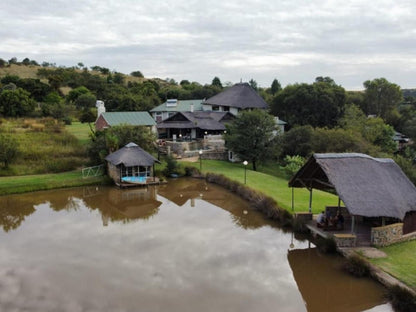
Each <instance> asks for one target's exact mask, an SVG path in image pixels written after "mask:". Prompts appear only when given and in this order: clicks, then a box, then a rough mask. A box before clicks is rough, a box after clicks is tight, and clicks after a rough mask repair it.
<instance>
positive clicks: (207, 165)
mask: <svg viewBox="0 0 416 312" xmlns="http://www.w3.org/2000/svg"><path fill="white" fill-rule="evenodd" d="M183 164H184V165H192V166H195V167H197V168H199V165H200V164H199V162H194V163H189V162H183ZM249 167H250V165H248V166H247V178H246V183H247V185H248V186H250V187H251V188H253V189H256V190H259V191H261V192H263V193H264V194H266V195H269V196H270V197H272V198H274V199H275V200H276V201H277V202H278V204H279V205H280V206H281V207H282V208H285V209H287V210H289V211H292V189H291V188H289V187H288V184H287V183H288V181H287V180H286V179H283V178H281V177H278V176H274V175H271V174H272V173H271V172H268V174H266V173H262V172H258V171H253V170H251V169H249ZM250 168H251V167H250ZM202 171H203V172H213V173H219V174H223V175H225V176H227V177H229V178H230V179H233V180H236V181H239V182H241V183H244V166H243V165H242V164H240V163H238V164H237V163H231V162H228V161H218V160H202ZM276 175H278V174H276ZM294 199H295V200H294V207H295V212H302V211H308V207H309V191H308V190H306V189H295V190H294ZM335 205H338V197H337V196H335V195H333V194H330V193H326V192H321V191H317V190H314V191H313V199H312V212H313V213H319V212H320V211H321V210H322V209H324V208H325V206H335Z"/></svg>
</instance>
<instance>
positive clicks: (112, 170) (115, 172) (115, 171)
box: [107, 163, 120, 183]
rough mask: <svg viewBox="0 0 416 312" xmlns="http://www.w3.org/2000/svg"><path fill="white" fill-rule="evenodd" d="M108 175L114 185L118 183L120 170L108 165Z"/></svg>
mask: <svg viewBox="0 0 416 312" xmlns="http://www.w3.org/2000/svg"><path fill="white" fill-rule="evenodd" d="M107 168H108V175H109V176H110V178H112V179H113V180H114V182H115V183H120V168H118V167H116V166H114V165H113V164H111V163H108V167H107Z"/></svg>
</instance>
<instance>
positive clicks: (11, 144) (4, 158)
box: [0, 134, 18, 168]
mask: <svg viewBox="0 0 416 312" xmlns="http://www.w3.org/2000/svg"><path fill="white" fill-rule="evenodd" d="M17 152H18V144H17V142H16V140H13V139H12V137H11V136H7V135H4V134H0V161H1V162H2V163H3V164H4V167H5V168H8V167H9V163H10V162H11V161H12V160H13V159H14V158H15V157H16V155H17Z"/></svg>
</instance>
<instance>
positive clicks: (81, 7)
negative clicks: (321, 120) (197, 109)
mask: <svg viewBox="0 0 416 312" xmlns="http://www.w3.org/2000/svg"><path fill="white" fill-rule="evenodd" d="M415 13H416V1H414V0H409V1H404V0H377V1H361V0H352V1H348V0H344V1H339V0H334V1H330V0H319V1H316V0H288V1H286V0H252V1H244V0H240V1H236V0H223V1H216V0H210V1H195V0H186V1H184V0H174V1H167V0H165V1H161V0H146V1H144V0H71V1H68V0H65V1H61V0H47V1H46V0H37V1H33V0H1V1H0V58H2V59H4V60H9V59H11V58H12V57H16V58H17V59H18V61H21V60H23V59H24V58H26V57H28V58H29V59H31V60H36V61H37V62H38V63H42V62H50V63H56V65H57V66H67V67H70V66H76V65H77V64H78V63H79V62H81V63H83V64H84V65H85V66H87V67H91V66H101V67H106V68H109V69H110V70H112V71H117V72H122V73H125V74H129V73H131V72H132V71H137V70H140V71H141V72H142V73H143V74H144V76H145V77H147V78H154V77H158V78H162V79H166V78H173V79H175V80H176V81H177V82H180V81H181V80H183V79H186V80H189V81H196V82H199V83H201V84H206V83H211V82H212V79H213V78H214V77H215V76H217V77H219V78H220V79H221V81H222V82H223V83H225V82H231V83H236V82H240V81H243V82H244V81H249V80H250V79H254V80H256V81H257V83H258V85H259V86H261V87H269V86H270V85H271V83H272V81H273V79H275V78H276V79H277V80H278V81H279V82H280V83H281V84H282V86H286V85H288V84H294V83H303V82H306V83H312V82H313V81H314V80H315V78H316V77H318V76H329V77H331V78H332V79H334V80H335V82H336V83H337V84H339V85H341V86H343V87H344V88H345V89H347V90H360V89H363V82H364V81H366V80H371V79H375V78H380V77H384V78H386V79H387V80H389V81H390V82H393V83H396V84H398V85H399V86H401V87H402V88H416V57H415V56H416V40H415V36H416V18H415Z"/></svg>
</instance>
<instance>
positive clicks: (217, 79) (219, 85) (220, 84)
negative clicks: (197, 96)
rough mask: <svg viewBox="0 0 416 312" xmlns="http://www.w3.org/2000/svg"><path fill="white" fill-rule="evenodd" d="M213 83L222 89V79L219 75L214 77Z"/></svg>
mask: <svg viewBox="0 0 416 312" xmlns="http://www.w3.org/2000/svg"><path fill="white" fill-rule="evenodd" d="M211 85H213V86H215V87H218V88H221V89H222V83H221V80H220V78H218V77H217V76H215V77H214V79H212V82H211Z"/></svg>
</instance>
